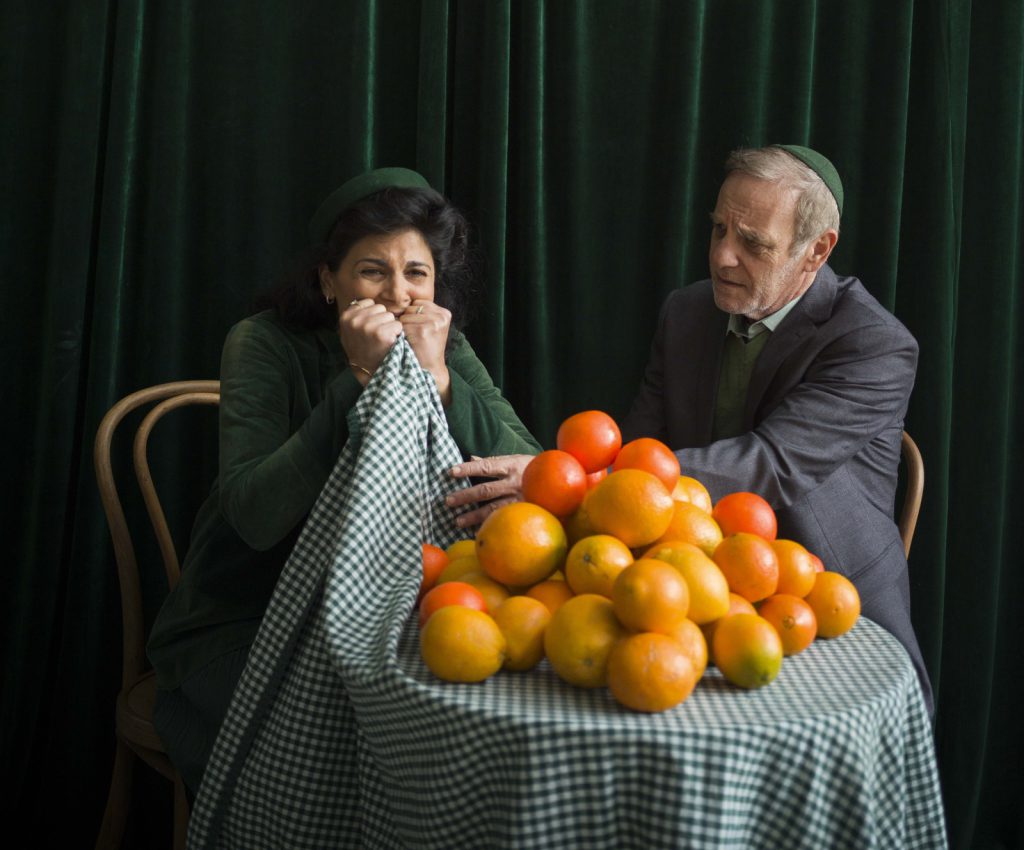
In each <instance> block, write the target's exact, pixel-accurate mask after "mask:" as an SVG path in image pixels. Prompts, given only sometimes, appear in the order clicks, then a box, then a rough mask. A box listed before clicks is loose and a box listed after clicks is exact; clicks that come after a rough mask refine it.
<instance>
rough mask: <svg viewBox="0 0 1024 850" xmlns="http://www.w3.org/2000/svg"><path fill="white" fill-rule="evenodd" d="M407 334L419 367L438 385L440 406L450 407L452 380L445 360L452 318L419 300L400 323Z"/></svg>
mask: <svg viewBox="0 0 1024 850" xmlns="http://www.w3.org/2000/svg"><path fill="white" fill-rule="evenodd" d="M398 320H399V321H400V322H401V323H402V328H403V329H404V330H405V337H406V339H408V340H409V345H411V346H412V350H413V352H414V353H415V354H416V359H417V360H419V362H420V366H422V367H423V368H424V369H426V370H427V371H428V372H430V374H431V375H433V377H434V381H435V382H436V383H437V392H438V394H439V395H440V396H441V403H442V404H443V405H445V406H447V405H448V404H449V403H450V402H451V399H452V388H451V376H450V375H449V374H448V366H447V364H446V363H445V360H444V350H445V346H446V345H447V344H448V327H449V325H451V321H452V314H451V313H450V312H449V311H448V310H446V309H445V308H444V307H439V306H438V305H437V304H435V303H434V302H433V301H427V300H426V299H424V298H417V299H416V300H415V301H413V302H412V304H410V305H409V306H408V307H406V309H405V312H404V313H402V315H401V316H400V317H399V319H398Z"/></svg>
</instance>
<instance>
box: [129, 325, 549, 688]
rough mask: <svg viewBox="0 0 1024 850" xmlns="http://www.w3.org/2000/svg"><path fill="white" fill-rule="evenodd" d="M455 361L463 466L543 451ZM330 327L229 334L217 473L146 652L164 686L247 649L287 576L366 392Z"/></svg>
mask: <svg viewBox="0 0 1024 850" xmlns="http://www.w3.org/2000/svg"><path fill="white" fill-rule="evenodd" d="M452 333H453V341H454V344H453V345H452V347H451V350H450V351H449V353H448V356H447V361H448V369H449V372H450V373H451V389H452V401H451V404H450V406H449V407H448V408H447V410H446V411H445V413H446V415H447V418H448V428H449V430H450V431H451V434H452V436H453V437H454V438H455V442H456V443H457V444H458V446H459V448H461V449H462V451H463V454H465V455H466V456H467V457H468V456H469V455H470V454H474V455H479V456H482V457H484V456H488V455H502V454H536V453H537V452H539V451H540V446H539V445H538V444H537V442H536V440H534V438H533V437H532V436H531V435H530V433H529V431H527V430H526V427H525V426H524V425H523V424H522V422H520V421H519V418H518V417H517V416H516V414H515V411H513V410H512V406H511V405H510V404H509V403H508V402H507V401H506V400H505V399H504V398H503V397H502V395H501V392H500V391H499V390H498V388H497V387H495V386H494V384H493V382H492V381H491V379H490V376H489V375H488V374H487V370H486V369H485V368H484V365H483V364H482V363H481V362H480V360H479V359H478V358H477V356H476V354H475V353H474V351H473V349H472V347H471V346H470V344H469V342H468V341H467V340H466V338H465V337H464V336H462V334H460V333H458V332H457V331H453V332H452ZM347 366H348V363H347V360H346V358H345V352H344V350H343V349H342V347H341V343H340V342H339V340H338V336H337V334H336V333H335V332H333V331H331V330H318V331H308V330H299V329H296V328H293V327H289V326H287V325H285V324H284V322H283V321H282V320H281V319H280V318H279V317H278V316H277V314H276V313H274V312H272V311H266V312H263V313H258V314H257V315H255V316H251V317H249V318H247V319H244V320H243V321H241V322H239V323H238V324H237V325H235V326H234V327H233V328H232V329H231V331H230V332H229V333H228V336H227V340H226V341H225V343H224V353H223V357H222V359H221V401H220V469H219V474H218V477H217V480H216V481H215V482H214V484H213V488H212V490H211V492H210V495H209V497H208V498H207V499H206V501H205V502H204V503H203V506H202V507H201V508H200V510H199V514H198V517H197V518H196V522H195V526H194V528H193V531H192V542H191V545H190V547H189V550H188V554H187V556H186V558H185V562H184V564H183V565H182V574H181V581H180V582H179V583H178V586H177V587H176V588H175V589H174V590H173V591H172V592H171V594H170V595H169V596H168V597H167V600H166V601H165V603H164V605H163V607H162V608H161V610H160V613H159V615H158V616H157V619H156V622H155V623H154V626H153V630H152V633H151V635H150V639H149V644H148V646H147V652H148V654H149V658H150V661H152V663H153V667H154V669H155V670H156V674H157V683H158V684H159V686H160V687H161V688H165V689H170V688H174V687H177V686H178V685H179V684H180V683H181V681H182V679H184V678H185V677H187V676H189V675H190V674H192V673H194V672H196V671H197V670H199V669H200V668H201V667H202V666H203V665H205V664H207V663H208V662H210V661H212V660H213V659H215V658H217V657H219V656H221V655H223V654H224V653H226V652H229V651H231V650H233V649H236V648H238V647H241V646H246V645H248V644H251V643H252V641H253V639H254V638H255V636H256V631H257V629H258V628H259V624H260V620H261V619H262V617H263V614H264V611H265V610H266V607H267V603H268V602H269V601H270V595H271V593H272V592H273V589H274V585H275V583H276V582H277V577H278V574H279V573H280V571H281V567H282V566H283V565H284V562H285V561H286V560H287V558H288V555H289V553H290V552H291V550H292V548H293V547H294V545H295V542H296V540H297V539H298V536H299V532H300V530H301V529H302V525H303V522H304V521H305V518H306V515H307V514H308V513H309V511H310V509H311V508H312V507H313V503H314V502H315V501H316V499H317V496H319V494H320V491H321V490H322V489H323V486H324V484H325V483H326V482H327V477H328V475H329V474H330V472H331V470H332V469H333V468H334V464H335V461H336V460H337V459H338V456H339V454H340V453H341V449H342V447H343V446H344V445H345V442H346V440H347V439H348V425H347V422H346V417H347V415H348V412H349V410H350V409H351V408H352V406H353V405H354V404H355V402H356V399H358V397H359V394H360V392H361V391H362V387H361V386H360V384H359V382H358V381H357V380H356V379H355V376H354V375H353V374H352V373H351V371H350V370H349V369H348V368H347Z"/></svg>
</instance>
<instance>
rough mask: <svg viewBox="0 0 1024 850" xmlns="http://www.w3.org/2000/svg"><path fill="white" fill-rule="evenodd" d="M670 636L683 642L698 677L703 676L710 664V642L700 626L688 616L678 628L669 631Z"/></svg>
mask: <svg viewBox="0 0 1024 850" xmlns="http://www.w3.org/2000/svg"><path fill="white" fill-rule="evenodd" d="M668 636H669V637H671V638H675V639H676V640H677V641H679V643H680V644H682V646H683V650H684V651H685V652H686V654H687V655H688V656H689V658H690V660H691V661H692V662H693V666H694V669H696V671H697V678H698V679H699V678H700V677H701V676H703V675H704V671H705V670H706V669H707V666H708V643H707V640H705V638H704V632H702V631H701V629H700V626H698V625H697V624H696V623H695V622H693V620H691V619H689V618H687V619H685V620H683V622H682V623H680V624H679V627H678V628H676V629H673V630H672V631H670V632H668Z"/></svg>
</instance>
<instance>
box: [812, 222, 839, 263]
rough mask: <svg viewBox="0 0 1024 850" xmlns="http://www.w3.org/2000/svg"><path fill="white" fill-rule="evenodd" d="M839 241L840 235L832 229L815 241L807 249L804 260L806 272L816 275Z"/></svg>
mask: <svg viewBox="0 0 1024 850" xmlns="http://www.w3.org/2000/svg"><path fill="white" fill-rule="evenodd" d="M838 241H839V234H838V233H836V232H835V231H834V230H832V228H829V229H828V230H826V231H825V232H824V233H822V234H821V236H819V237H818V238H817V239H815V240H814V241H813V242H812V243H811V244H810V246H809V247H808V249H807V253H806V255H805V259H804V271H805V272H811V273H816V272H817V271H818V269H820V268H821V267H822V266H823V265H824V264H825V261H826V260H827V259H828V257H829V254H831V253H832V249H833V248H835V247H836V242H838Z"/></svg>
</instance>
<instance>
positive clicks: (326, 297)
mask: <svg viewBox="0 0 1024 850" xmlns="http://www.w3.org/2000/svg"><path fill="white" fill-rule="evenodd" d="M324 301H326V302H327V303H328V304H333V303H334V296H333V295H331V294H328V293H324Z"/></svg>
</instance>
